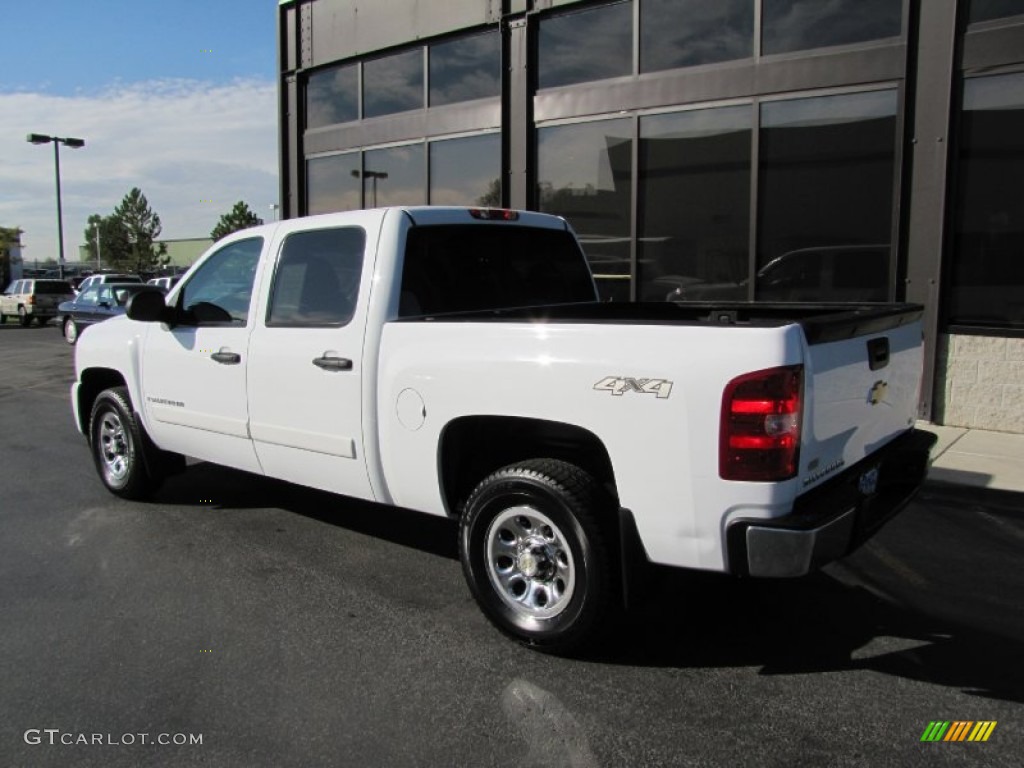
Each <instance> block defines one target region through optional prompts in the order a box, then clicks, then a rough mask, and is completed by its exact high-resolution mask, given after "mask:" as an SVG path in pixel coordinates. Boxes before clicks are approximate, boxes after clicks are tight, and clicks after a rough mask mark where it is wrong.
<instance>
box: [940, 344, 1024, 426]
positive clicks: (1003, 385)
mask: <svg viewBox="0 0 1024 768" xmlns="http://www.w3.org/2000/svg"><path fill="white" fill-rule="evenodd" d="M936 367H937V378H936V382H935V384H936V386H935V395H936V398H937V400H938V402H937V408H936V415H935V420H936V422H937V423H939V424H946V425H949V426H955V427H973V428H977V429H992V430H998V431H1000V432H1018V433H1024V339H1011V338H1002V337H998V336H961V335H942V336H941V337H940V339H939V346H938V349H937V366H936Z"/></svg>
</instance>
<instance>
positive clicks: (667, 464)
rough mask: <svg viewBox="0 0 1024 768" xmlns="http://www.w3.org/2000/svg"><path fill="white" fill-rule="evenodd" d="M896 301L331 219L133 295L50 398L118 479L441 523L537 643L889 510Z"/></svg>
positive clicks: (898, 370)
mask: <svg viewBox="0 0 1024 768" xmlns="http://www.w3.org/2000/svg"><path fill="white" fill-rule="evenodd" d="M920 316H921V308H920V307H917V306H911V305H891V304H889V305H877V304H876V305H859V306H850V305H846V306H836V305H832V306H827V305H806V304H804V305H779V304H775V305H763V304H750V303H732V304H725V303H719V304H673V303H662V304H611V303H600V302H598V301H597V297H596V292H595V288H594V282H593V279H592V277H591V274H590V271H589V269H588V267H587V264H586V260H585V258H584V255H583V253H582V251H581V249H580V246H579V244H578V242H577V240H576V238H575V236H574V234H573V232H572V230H571V228H570V227H569V225H568V224H567V223H566V222H565V221H564V220H563V219H560V218H557V217H553V216H546V215H542V214H538V213H530V212H523V211H505V210H496V209H466V208H431V207H419V208H416V207H410V208H388V209H378V210H367V211H353V212H347V213H337V214H329V215H325V216H315V217H310V218H304V219H295V220H290V221H283V222H279V223H275V224H269V225H264V226H260V227H255V228H252V229H247V230H245V231H242V232H238V233H235V234H234V235H231V236H230V237H227V238H225V239H224V240H221V241H220V242H218V243H216V244H215V245H214V246H213V247H212V248H211V249H210V250H209V251H208V252H207V253H206V254H205V255H204V256H203V257H202V258H201V259H200V260H199V261H198V262H197V263H196V265H195V266H194V267H192V269H191V270H190V271H189V273H188V274H187V275H186V276H185V277H184V279H183V280H182V281H181V282H180V283H179V284H178V285H177V286H176V287H175V288H174V289H173V290H172V291H171V292H170V293H169V294H168V295H167V297H166V303H165V298H164V297H163V296H162V295H161V294H159V293H156V292H145V291H144V292H142V293H139V294H138V295H136V296H135V297H134V298H133V299H132V300H131V303H130V304H129V307H128V314H127V316H126V317H119V318H114V319H112V320H109V321H107V322H105V323H100V324H98V325H96V326H94V327H91V328H89V329H88V331H87V332H86V333H85V334H83V335H82V338H81V339H80V341H79V343H78V346H77V352H76V360H75V362H76V382H75V384H74V385H73V387H72V404H73V407H74V416H75V420H76V422H77V425H78V428H79V429H80V430H81V431H82V433H83V434H84V435H85V436H86V437H87V438H88V443H89V445H90V448H91V452H92V455H93V459H94V461H95V464H96V468H97V470H98V471H99V475H100V478H101V479H102V481H103V483H104V484H105V485H106V486H107V488H108V489H109V490H110V491H112V492H113V493H115V494H118V495H120V496H124V497H127V498H140V497H143V496H145V495H146V494H148V493H150V492H151V491H153V490H154V489H155V487H156V486H157V485H158V484H159V483H160V481H161V480H162V479H163V478H164V477H165V476H166V475H168V474H171V473H174V472H177V471H180V470H182V469H183V468H184V466H185V462H184V458H183V457H185V456H190V457H194V458H198V459H201V460H205V461H209V462H214V463H217V464H221V465H226V466H230V467H235V468H238V469H241V470H245V471H248V472H254V473H258V474H263V475H267V476H270V477H274V478H280V479H283V480H287V481H290V482H293V483H298V484H300V485H304V486H311V487H314V488H319V489H323V490H326V491H331V492H334V493H337V494H343V495H345V496H350V497H357V498H361V499H369V500H372V501H376V502H380V503H382V504H387V505H394V506H400V507H406V508H410V509H413V510H419V511H422V512H425V513H428V514H433V515H446V516H451V517H454V518H458V520H459V527H458V530H459V534H458V535H459V551H460V555H461V559H462V564H463V569H464V571H465V575H466V578H467V581H468V583H469V587H470V590H471V591H472V593H473V595H474V597H475V598H476V600H477V602H478V603H479V605H480V607H481V609H482V610H483V612H484V613H485V614H486V616H487V617H488V618H489V619H490V620H491V621H492V622H493V623H494V624H495V625H496V626H497V627H499V628H500V629H501V630H502V631H504V632H505V633H507V634H509V635H511V636H513V637H514V638H516V639H518V640H520V641H522V642H524V643H526V644H528V645H531V646H534V647H538V648H541V649H543V650H548V651H553V652H562V651H567V650H569V649H571V648H573V647H575V646H577V645H579V644H580V643H582V642H583V641H584V640H585V639H586V638H587V637H588V636H589V635H590V634H591V633H592V631H593V630H595V629H596V628H597V625H598V624H600V623H602V622H603V621H604V620H606V619H607V617H608V616H609V615H612V614H614V613H615V612H616V611H615V609H616V608H617V607H619V606H621V605H622V603H623V601H624V598H626V597H627V596H628V591H629V584H630V581H631V579H632V578H633V577H634V574H636V573H637V572H638V569H640V568H642V566H643V565H644V564H646V563H657V564H662V565H668V566H678V567H684V568H693V569H704V570H710V571H719V572H726V573H733V574H737V575H744V576H757V577H781V576H799V575H802V574H805V573H808V572H809V571H811V570H813V569H815V568H817V567H818V566H820V565H822V564H824V563H827V562H829V561H831V560H834V559H836V558H840V557H842V556H844V555H845V554H847V553H848V552H849V551H850V550H851V549H852V548H853V547H855V546H857V545H858V544H859V543H860V542H862V541H863V540H864V539H866V538H867V537H868V536H870V535H871V534H872V533H873V532H874V531H875V530H876V529H877V528H878V527H879V526H880V525H881V524H882V523H883V522H884V521H886V520H887V519H888V518H889V517H891V515H892V514H894V513H895V512H896V511H898V510H899V509H900V508H901V507H902V506H903V505H904V504H905V503H906V502H907V501H908V500H909V499H910V497H911V496H912V495H913V494H914V492H915V491H916V490H917V489H918V488H919V486H920V485H921V483H922V482H923V480H924V476H925V473H926V468H927V459H928V453H929V449H930V447H931V444H932V442H933V441H934V437H933V436H932V435H931V434H929V433H927V432H921V431H919V430H915V429H914V419H915V414H916V410H917V399H918V387H919V383H920V376H921V367H922V346H921V325H920ZM339 504H343V502H342V501H340V500H339ZM381 514H387V511H386V509H382V512H381Z"/></svg>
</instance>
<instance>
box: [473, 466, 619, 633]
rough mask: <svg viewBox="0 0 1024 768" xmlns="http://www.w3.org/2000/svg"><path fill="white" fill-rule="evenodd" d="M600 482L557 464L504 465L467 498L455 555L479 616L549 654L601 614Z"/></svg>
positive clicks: (606, 583)
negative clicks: (475, 602)
mask: <svg viewBox="0 0 1024 768" xmlns="http://www.w3.org/2000/svg"><path fill="white" fill-rule="evenodd" d="M607 504H608V501H607V497H606V495H605V494H604V491H603V489H602V488H601V487H600V485H599V484H598V483H597V482H596V481H595V480H594V479H593V478H592V477H591V476H590V475H589V474H587V473H586V472H584V471H583V470H581V469H579V468H578V467H576V466H574V465H572V464H569V463H567V462H564V461H558V460H555V459H535V460H531V461H524V462H520V463H517V464H512V465H510V466H507V467H505V468H503V469H500V470H498V471H497V472H495V473H494V474H492V475H490V476H489V477H487V478H486V479H485V480H483V481H482V482H481V483H480V484H479V485H478V486H477V487H476V490H474V491H473V493H472V495H471V496H470V498H469V501H468V502H467V503H466V509H465V512H464V513H463V515H462V520H461V522H460V526H459V555H460V558H461V560H462V568H463V571H464V573H465V575H466V580H467V581H468V582H469V587H470V590H471V592H472V593H473V597H474V598H475V599H476V601H477V604H478V605H479V606H480V608H481V609H482V610H483V612H484V615H486V616H487V618H488V619H489V620H490V621H491V622H492V623H493V624H494V625H495V626H497V627H498V629H500V630H501V631H502V632H504V633H506V634H507V635H510V636H511V637H513V638H515V639H517V640H519V641H520V642H522V643H523V644H525V645H528V646H531V647H535V648H537V649H538V650H542V651H546V652H549V653H567V652H569V651H572V650H574V649H575V648H577V647H579V646H580V645H581V644H582V643H583V642H584V641H585V640H586V638H587V637H588V636H589V635H591V634H592V633H593V632H594V631H595V630H596V629H597V627H598V625H599V624H600V623H601V621H602V620H603V619H604V618H605V617H606V615H607V613H608V610H609V605H610V596H611V595H610V593H611V585H610V574H611V570H612V569H611V563H610V559H609V555H608V548H607V544H606V537H605V534H604V531H603V530H602V528H601V526H600V522H599V521H600V515H601V513H602V512H603V511H605V507H606V505H607Z"/></svg>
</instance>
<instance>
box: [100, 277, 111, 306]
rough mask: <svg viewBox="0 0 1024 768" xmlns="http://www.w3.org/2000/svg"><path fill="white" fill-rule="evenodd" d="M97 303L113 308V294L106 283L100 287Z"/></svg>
mask: <svg viewBox="0 0 1024 768" xmlns="http://www.w3.org/2000/svg"><path fill="white" fill-rule="evenodd" d="M99 303H100V304H106V305H107V306H108V307H112V306H114V292H113V291H112V290H111V289H110V286H109V285H107V284H106V283H104V284H103V285H101V286H100V290H99Z"/></svg>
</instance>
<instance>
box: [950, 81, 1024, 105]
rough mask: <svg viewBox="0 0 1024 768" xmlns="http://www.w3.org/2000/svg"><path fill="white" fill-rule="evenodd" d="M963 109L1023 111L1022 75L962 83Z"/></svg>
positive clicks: (1023, 87)
mask: <svg viewBox="0 0 1024 768" xmlns="http://www.w3.org/2000/svg"><path fill="white" fill-rule="evenodd" d="M964 109H965V110H968V111H970V112H975V111H978V110H985V109H1024V74H1019V73H1017V74H1011V75H995V76H989V77H972V78H968V79H967V80H966V81H964Z"/></svg>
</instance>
